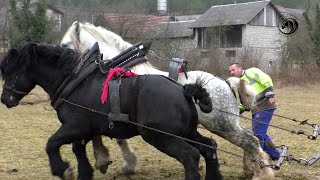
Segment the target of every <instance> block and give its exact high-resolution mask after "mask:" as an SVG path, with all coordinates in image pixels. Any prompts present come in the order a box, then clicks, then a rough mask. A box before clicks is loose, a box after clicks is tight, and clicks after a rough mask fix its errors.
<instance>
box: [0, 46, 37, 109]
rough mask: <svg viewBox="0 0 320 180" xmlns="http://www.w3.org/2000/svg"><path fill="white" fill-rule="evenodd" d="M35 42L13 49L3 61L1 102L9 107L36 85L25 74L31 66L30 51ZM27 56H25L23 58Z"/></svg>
mask: <svg viewBox="0 0 320 180" xmlns="http://www.w3.org/2000/svg"><path fill="white" fill-rule="evenodd" d="M33 46H34V44H29V45H28V46H27V47H24V48H22V49H21V48H18V49H11V50H9V51H8V53H7V54H6V56H5V57H4V59H3V60H2V62H1V65H0V68H1V74H2V79H3V91H2V94H1V102H2V103H3V104H5V105H6V106H7V107H8V108H11V107H15V106H17V105H18V104H19V101H20V100H21V99H22V98H23V97H24V96H26V95H27V94H28V93H29V92H30V91H31V90H32V89H33V88H34V87H35V85H36V84H35V82H33V81H32V80H31V78H30V77H29V76H28V75H27V74H25V71H26V70H27V69H28V66H30V56H29V53H28V52H30V51H32V47H33ZM21 57H25V58H21Z"/></svg>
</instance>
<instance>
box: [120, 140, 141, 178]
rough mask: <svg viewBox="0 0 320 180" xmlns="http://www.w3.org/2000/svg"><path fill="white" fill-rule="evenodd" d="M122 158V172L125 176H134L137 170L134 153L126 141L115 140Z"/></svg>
mask: <svg viewBox="0 0 320 180" xmlns="http://www.w3.org/2000/svg"><path fill="white" fill-rule="evenodd" d="M116 142H117V144H118V146H119V148H120V150H121V153H122V157H123V166H122V171H123V173H125V174H134V173H135V172H136V169H137V165H138V160H137V156H136V154H135V153H134V151H133V150H132V149H131V148H130V146H129V144H128V141H127V140H126V139H116Z"/></svg>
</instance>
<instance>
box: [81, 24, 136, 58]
mask: <svg viewBox="0 0 320 180" xmlns="http://www.w3.org/2000/svg"><path fill="white" fill-rule="evenodd" d="M80 36H81V37H80V39H81V42H80V52H84V51H86V50H87V49H90V48H91V47H92V46H93V44H94V43H95V42H98V43H99V47H100V52H101V53H102V54H103V59H105V60H106V59H112V58H113V57H115V56H117V55H118V54H119V53H121V52H123V51H125V50H126V49H127V48H129V47H131V46H132V44H130V43H128V42H126V41H124V40H123V39H122V38H121V37H120V36H118V35H117V34H114V33H112V32H111V31H108V30H104V29H101V30H100V31H98V30H97V27H95V28H93V29H92V28H87V31H85V30H83V31H81V34H80Z"/></svg>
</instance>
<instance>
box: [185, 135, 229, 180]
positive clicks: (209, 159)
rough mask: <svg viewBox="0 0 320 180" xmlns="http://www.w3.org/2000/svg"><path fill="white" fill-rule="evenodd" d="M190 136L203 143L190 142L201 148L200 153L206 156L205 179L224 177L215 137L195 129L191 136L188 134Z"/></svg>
mask: <svg viewBox="0 0 320 180" xmlns="http://www.w3.org/2000/svg"><path fill="white" fill-rule="evenodd" d="M188 138H190V139H191V140H193V141H195V142H199V143H201V144H198V143H190V144H191V145H192V146H194V147H195V148H197V149H198V150H199V152H200V154H201V155H202V156H203V157H204V159H205V161H206V177H205V179H206V180H209V179H215V180H220V179H223V178H222V175H221V173H220V170H219V162H218V156H217V150H216V149H217V143H216V142H215V141H214V140H213V139H209V138H207V137H204V136H202V135H201V134H200V133H199V132H198V131H195V132H194V133H192V134H191V136H188ZM203 144H204V145H203ZM205 145H207V146H205ZM208 146H209V147H208Z"/></svg>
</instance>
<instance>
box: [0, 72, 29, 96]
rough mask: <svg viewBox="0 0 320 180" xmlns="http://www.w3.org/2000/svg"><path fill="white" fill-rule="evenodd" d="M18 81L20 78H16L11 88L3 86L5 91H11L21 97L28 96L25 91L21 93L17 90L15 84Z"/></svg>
mask: <svg viewBox="0 0 320 180" xmlns="http://www.w3.org/2000/svg"><path fill="white" fill-rule="evenodd" d="M17 79H18V76H16V78H15V80H14V81H13V83H12V85H11V86H7V85H3V89H5V90H8V91H11V92H13V93H15V94H19V95H28V94H29V93H26V92H24V91H19V90H17V89H15V88H14V87H15V84H16V81H17Z"/></svg>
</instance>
